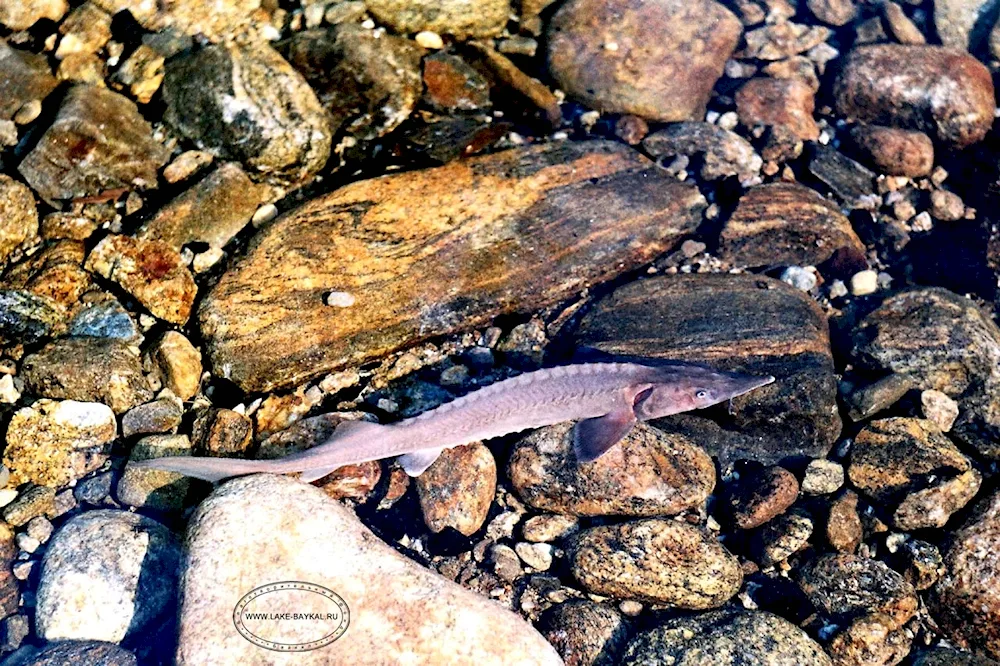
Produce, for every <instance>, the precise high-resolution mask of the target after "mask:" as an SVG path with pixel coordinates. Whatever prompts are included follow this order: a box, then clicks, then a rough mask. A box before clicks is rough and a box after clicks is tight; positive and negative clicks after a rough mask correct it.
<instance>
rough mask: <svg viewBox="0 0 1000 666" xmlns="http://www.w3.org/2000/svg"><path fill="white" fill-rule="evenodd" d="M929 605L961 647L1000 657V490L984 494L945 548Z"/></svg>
mask: <svg viewBox="0 0 1000 666" xmlns="http://www.w3.org/2000/svg"><path fill="white" fill-rule="evenodd" d="M944 560H945V566H946V567H947V570H946V573H945V575H944V576H943V577H942V578H941V580H940V581H938V584H937V585H935V586H934V588H933V590H932V593H931V595H930V598H929V600H928V605H929V607H930V611H931V615H932V616H933V617H934V619H935V620H937V621H938V623H939V624H940V625H941V628H942V629H944V632H945V634H946V635H947V636H948V637H949V638H950V639H951V641H952V642H953V643H954V644H955V645H958V646H959V647H963V648H967V649H971V650H974V651H975V652H977V653H980V654H984V655H986V656H989V657H992V658H994V659H1000V493H994V494H993V495H992V496H990V497H988V498H987V499H985V500H983V501H982V502H981V503H980V504H979V505H978V506H976V509H975V511H974V512H973V514H972V515H971V516H970V517H969V519H968V520H967V521H966V523H965V525H963V526H962V528H961V529H960V530H958V531H957V532H955V533H954V534H953V535H952V537H951V538H950V543H949V544H948V546H947V549H946V551H945V553H944Z"/></svg>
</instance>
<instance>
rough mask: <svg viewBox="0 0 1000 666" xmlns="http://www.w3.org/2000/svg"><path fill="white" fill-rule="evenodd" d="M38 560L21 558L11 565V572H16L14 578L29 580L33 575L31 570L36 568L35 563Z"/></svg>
mask: <svg viewBox="0 0 1000 666" xmlns="http://www.w3.org/2000/svg"><path fill="white" fill-rule="evenodd" d="M36 562H38V560H21V561H20V562H15V563H14V566H13V567H11V572H12V573H13V574H14V578H16V579H18V580H28V578H29V577H30V576H31V572H32V571H34V569H35V563H36Z"/></svg>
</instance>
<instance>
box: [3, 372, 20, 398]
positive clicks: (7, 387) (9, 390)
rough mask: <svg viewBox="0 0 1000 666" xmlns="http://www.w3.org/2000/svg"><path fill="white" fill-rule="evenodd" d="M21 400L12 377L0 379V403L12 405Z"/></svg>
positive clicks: (5, 376) (7, 376) (4, 376)
mask: <svg viewBox="0 0 1000 666" xmlns="http://www.w3.org/2000/svg"><path fill="white" fill-rule="evenodd" d="M20 399H21V392H20V391H18V390H17V387H15V386H14V377H12V376H11V375H3V376H2V377H0V402H3V403H7V404H8V405H12V404H14V403H15V402H17V401H18V400H20Z"/></svg>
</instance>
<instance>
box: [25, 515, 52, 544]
mask: <svg viewBox="0 0 1000 666" xmlns="http://www.w3.org/2000/svg"><path fill="white" fill-rule="evenodd" d="M26 529H27V533H28V536H30V537H32V538H35V539H38V542H39V543H45V542H46V541H48V540H49V537H50V536H52V529H53V528H52V523H51V522H49V519H48V518H46V517H45V516H35V517H34V518H32V519H31V520H29V521H28V524H27V526H26Z"/></svg>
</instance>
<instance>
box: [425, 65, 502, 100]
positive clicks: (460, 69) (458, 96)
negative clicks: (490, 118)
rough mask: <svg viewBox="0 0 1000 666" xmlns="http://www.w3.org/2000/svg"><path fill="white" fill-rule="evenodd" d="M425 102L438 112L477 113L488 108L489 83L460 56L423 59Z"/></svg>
mask: <svg viewBox="0 0 1000 666" xmlns="http://www.w3.org/2000/svg"><path fill="white" fill-rule="evenodd" d="M423 64H424V72H423V80H424V87H425V88H426V91H425V95H424V99H425V100H426V101H427V103H429V104H430V105H431V106H433V107H435V108H437V109H438V110H441V111H445V112H449V111H479V110H482V109H485V108H487V107H489V105H490V84H489V81H488V80H487V79H486V77H485V76H483V75H482V74H480V73H479V72H478V71H477V70H476V69H475V68H474V67H472V66H471V65H469V64H468V63H467V62H465V60H463V59H462V58H461V57H459V56H457V55H455V54H453V53H446V52H444V51H438V52H437V53H432V54H431V55H429V56H427V57H426V58H424V60H423Z"/></svg>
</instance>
